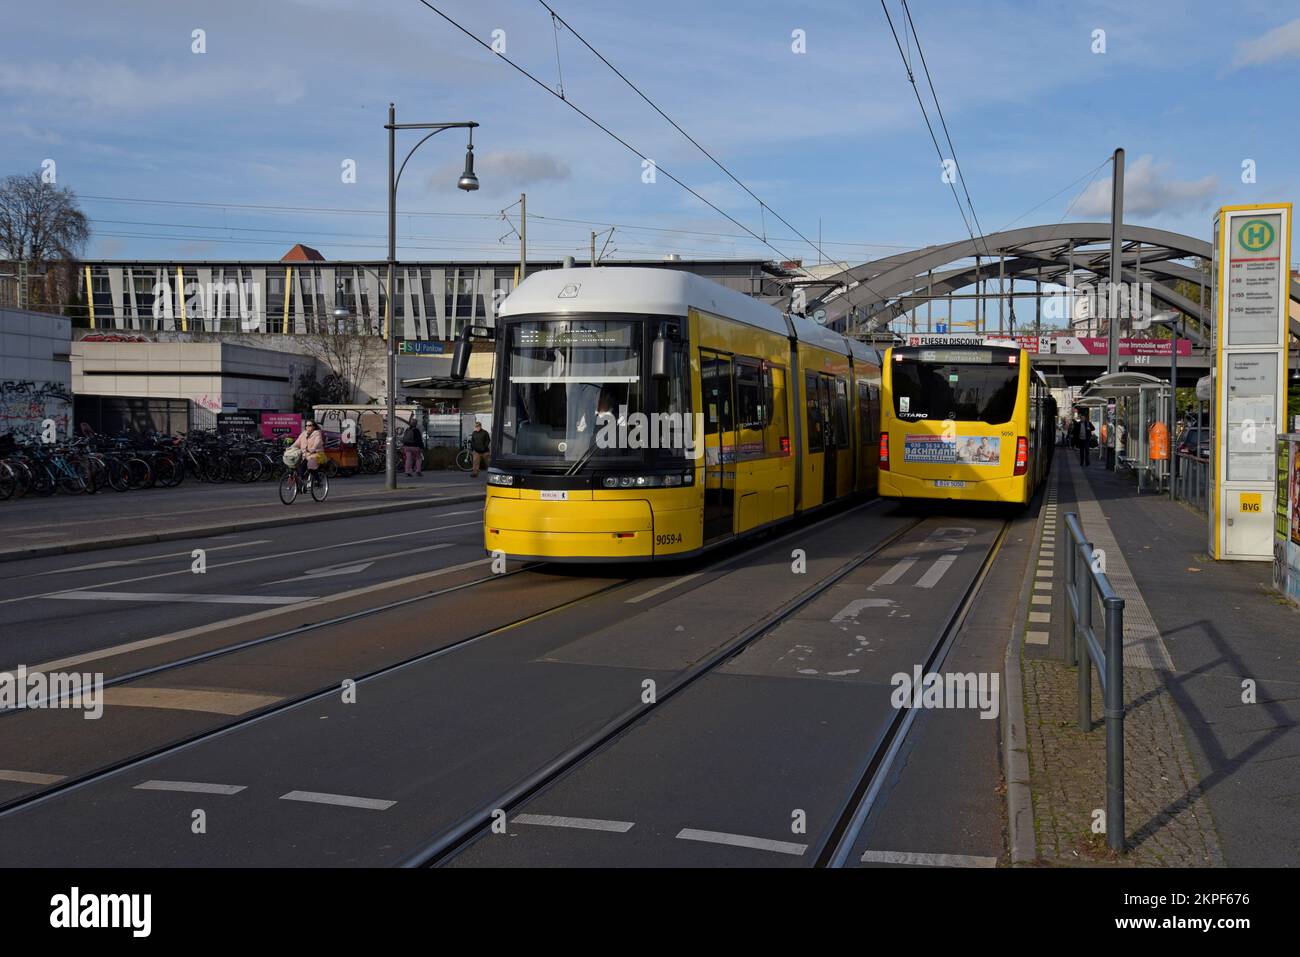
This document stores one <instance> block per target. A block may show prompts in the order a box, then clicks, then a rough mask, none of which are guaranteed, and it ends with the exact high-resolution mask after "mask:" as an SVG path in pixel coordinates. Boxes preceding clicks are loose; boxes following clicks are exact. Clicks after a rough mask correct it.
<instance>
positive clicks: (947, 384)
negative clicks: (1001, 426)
mask: <svg viewBox="0 0 1300 957" xmlns="http://www.w3.org/2000/svg"><path fill="white" fill-rule="evenodd" d="M891 366H892V369H891V372H892V373H893V380H894V381H893V391H894V414H895V415H897V416H898V417H899V418H900V419H941V420H942V419H953V420H954V421H957V422H985V423H988V424H990V425H993V424H996V423H999V422H1006V421H1008V420H1009V419H1010V418H1011V416H1012V415H1013V414H1015V410H1016V392H1017V390H1018V388H1019V385H1020V366H1019V365H1012V364H1010V363H1005V364H1004V363H992V364H988V363H971V362H920V361H915V360H911V359H905V360H903V361H901V362H893V363H891Z"/></svg>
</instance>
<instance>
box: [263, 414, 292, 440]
mask: <svg viewBox="0 0 1300 957" xmlns="http://www.w3.org/2000/svg"><path fill="white" fill-rule="evenodd" d="M301 431H302V416H301V415H299V414H298V413H296V412H263V413H262V438H264V439H278V438H280V437H281V436H285V435H287V436H288V437H289V438H291V439H294V438H297V437H298V433H299V432H301Z"/></svg>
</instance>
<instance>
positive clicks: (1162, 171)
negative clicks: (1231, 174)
mask: <svg viewBox="0 0 1300 957" xmlns="http://www.w3.org/2000/svg"><path fill="white" fill-rule="evenodd" d="M1168 171H1169V164H1168V163H1157V162H1156V161H1155V159H1154V158H1153V157H1152V156H1151V155H1150V154H1146V155H1143V156H1139V157H1138V158H1137V160H1136V161H1135V162H1133V163H1129V164H1127V165H1126V166H1125V169H1124V216H1125V217H1126V218H1128V217H1130V216H1134V215H1138V216H1147V215H1151V214H1153V213H1165V212H1173V211H1177V210H1180V209H1187V208H1190V207H1195V208H1204V207H1205V206H1206V204H1207V202H1208V200H1209V199H1210V197H1211V196H1213V195H1214V194H1215V193H1216V192H1217V191H1218V189H1219V178H1218V177H1217V176H1203V177H1201V178H1200V179H1195V180H1191V179H1184V180H1179V179H1170V178H1169V177H1168ZM1074 211H1075V212H1076V213H1079V214H1080V215H1083V216H1108V215H1110V176H1109V174H1107V176H1106V178H1105V179H1101V180H1098V181H1097V182H1094V183H1093V184H1092V185H1091V186H1089V187H1088V189H1087V191H1086V192H1085V193H1084V194H1083V196H1082V197H1081V198H1080V199H1079V202H1078V203H1077V204H1076V205H1075V207H1074Z"/></svg>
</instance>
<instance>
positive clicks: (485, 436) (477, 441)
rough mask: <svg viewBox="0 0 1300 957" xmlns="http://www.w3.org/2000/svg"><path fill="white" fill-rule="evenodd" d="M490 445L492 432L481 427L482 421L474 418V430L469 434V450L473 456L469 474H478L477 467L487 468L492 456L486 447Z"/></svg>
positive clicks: (488, 447)
mask: <svg viewBox="0 0 1300 957" xmlns="http://www.w3.org/2000/svg"><path fill="white" fill-rule="evenodd" d="M491 447H492V434H491V433H490V432H488V430H487V429H485V428H483V423H482V422H479V421H478V420H477V419H475V420H474V431H473V432H471V433H470V434H469V450H470V453H471V454H472V455H473V456H474V468H473V471H471V472H470V475H478V473H479V469H483V468H487V466H488V465H489V464H490V463H491V461H492V457H491V456H490V455H489V454H488V449H490V448H491Z"/></svg>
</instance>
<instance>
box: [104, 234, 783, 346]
mask: <svg viewBox="0 0 1300 957" xmlns="http://www.w3.org/2000/svg"><path fill="white" fill-rule="evenodd" d="M560 265H562V264H561V263H560V262H536V263H532V262H530V263H529V264H528V271H529V272H530V273H531V272H536V271H537V270H540V269H554V268H557V267H559V266H560ZM619 265H620V266H655V267H660V268H664V269H684V270H687V271H689V272H693V273H696V274H697V275H700V276H704V277H705V278H708V279H712V280H713V281H715V282H719V283H722V284H723V285H725V286H729V287H731V288H733V289H736V290H738V291H740V292H743V293H745V294H747V295H751V296H756V297H759V298H764V299H775V298H778V297H779V296H780V295H781V290H780V288H779V282H778V281H779V279H780V277H782V276H783V275H785V274H786V271H785V270H783V269H781V268H780V267H778V266H775V265H773V264H771V263H768V262H765V261H763V260H757V259H755V260H749V259H745V260H683V259H675V258H674V259H667V260H647V261H643V262H636V261H632V262H625V261H620V262H619ZM386 272H387V265H386V263H385V262H383V261H346V262H330V261H327V260H326V259H325V258H324V257H323V256H322V255H321V254H320V253H319V252H317V251H316V250H314V249H312V248H311V247H309V246H303V245H301V244H299V245H296V246H294V247H293V248H292V249H291V250H290V251H289V252H288V253H287V254H286V255H285V257H284V258H283V259H281V260H279V261H266V260H249V261H219V260H204V261H188V262H187V261H180V260H171V261H160V260H151V261H125V260H91V261H87V262H84V263H82V264H81V276H80V277H79V282H80V284H81V288H82V289H83V290H88V295H87V300H86V301H87V303H88V305H89V320H90V325H91V328H93V329H95V330H97V331H100V332H138V333H145V334H148V333H151V332H208V333H245V334H270V335H295V334H303V333H307V332H310V331H312V330H313V329H316V328H318V327H319V326H318V324H320V323H322V322H329V323H331V325H333V326H334V327H337V323H338V322H339V321H343V322H347V323H348V324H349V326H350V327H351V328H353V329H354V330H355V331H357V332H361V333H371V334H376V335H377V334H379V333H380V332H381V331H382V328H383V323H382V318H381V317H382V316H383V315H384V312H385V309H386V306H387V296H386V295H385V290H384V280H385V278H386ZM518 280H519V266H518V264H517V263H513V262H472V261H471V262H404V263H400V264H399V265H398V267H397V271H396V280H395V282H394V286H395V298H394V305H395V311H396V317H395V318H396V324H397V325H396V330H397V335H398V338H399V339H433V340H443V341H448V340H454V339H455V338H456V337H457V336H459V335H460V332H461V330H462V329H463V328H464V327H465V326H466V325H470V324H473V325H486V326H489V327H490V326H493V325H495V317H496V304H497V303H498V302H500V300H501V299H502V298H503V297H504V296H506V295H508V294H509V293H510V291H511V290H512V289H514V287H515V285H516V283H517V282H518ZM337 316H344V317H346V318H344V319H342V320H340V319H338V318H337Z"/></svg>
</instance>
